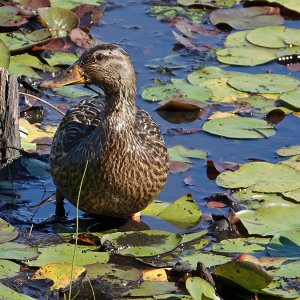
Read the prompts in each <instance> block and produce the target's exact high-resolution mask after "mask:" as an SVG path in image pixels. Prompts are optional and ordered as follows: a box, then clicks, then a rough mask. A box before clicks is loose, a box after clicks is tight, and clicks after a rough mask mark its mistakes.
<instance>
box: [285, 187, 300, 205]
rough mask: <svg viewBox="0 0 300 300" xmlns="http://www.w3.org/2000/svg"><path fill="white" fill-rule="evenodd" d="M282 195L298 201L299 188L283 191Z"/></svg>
mask: <svg viewBox="0 0 300 300" xmlns="http://www.w3.org/2000/svg"><path fill="white" fill-rule="evenodd" d="M283 196H284V197H286V198H289V199H293V200H294V201H296V202H300V189H297V190H293V191H290V192H286V193H283Z"/></svg>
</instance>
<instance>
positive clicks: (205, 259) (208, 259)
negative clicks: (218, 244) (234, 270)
mask: <svg viewBox="0 0 300 300" xmlns="http://www.w3.org/2000/svg"><path fill="white" fill-rule="evenodd" d="M180 260H181V261H184V262H187V263H189V265H190V266H191V267H192V268H193V269H196V267H197V263H198V262H202V263H203V264H204V266H205V267H206V268H210V267H213V266H217V265H221V264H224V263H226V262H228V261H231V260H232V258H230V257H227V256H223V255H217V254H213V253H203V252H196V253H193V254H191V255H187V256H183V257H181V258H180Z"/></svg>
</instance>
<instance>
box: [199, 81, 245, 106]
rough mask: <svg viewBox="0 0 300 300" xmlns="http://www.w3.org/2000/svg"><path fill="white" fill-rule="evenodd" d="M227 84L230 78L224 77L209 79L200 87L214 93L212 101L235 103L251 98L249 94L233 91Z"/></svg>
mask: <svg viewBox="0 0 300 300" xmlns="http://www.w3.org/2000/svg"><path fill="white" fill-rule="evenodd" d="M227 82H228V78H226V77H223V78H216V79H208V80H206V81H204V82H203V83H200V84H199V85H200V86H203V87H206V88H208V89H209V90H210V91H211V92H212V96H211V100H212V101H217V102H233V101H236V100H237V99H240V98H247V97H249V94H247V93H244V92H241V91H238V90H236V89H233V88H232V87H230V86H229V85H228V84H227Z"/></svg>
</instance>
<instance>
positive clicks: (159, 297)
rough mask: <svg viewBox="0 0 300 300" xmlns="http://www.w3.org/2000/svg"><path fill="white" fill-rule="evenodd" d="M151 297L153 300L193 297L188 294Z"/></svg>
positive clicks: (179, 299)
mask: <svg viewBox="0 0 300 300" xmlns="http://www.w3.org/2000/svg"><path fill="white" fill-rule="evenodd" d="M153 298H154V299H155V300H193V299H194V298H193V297H192V296H190V295H180V294H166V295H159V296H153ZM151 299H152V298H151ZM151 299H150V300H151Z"/></svg>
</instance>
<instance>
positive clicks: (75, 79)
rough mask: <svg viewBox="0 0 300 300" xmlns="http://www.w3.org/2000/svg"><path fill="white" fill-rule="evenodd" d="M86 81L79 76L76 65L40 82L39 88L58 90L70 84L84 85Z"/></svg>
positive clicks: (78, 69) (79, 72)
mask: <svg viewBox="0 0 300 300" xmlns="http://www.w3.org/2000/svg"><path fill="white" fill-rule="evenodd" d="M85 82H86V79H85V78H84V77H83V76H82V75H81V71H80V68H79V67H78V66H77V65H73V66H71V67H70V68H68V69H66V70H65V71H63V72H62V73H60V74H59V75H57V76H55V77H53V78H51V79H48V80H44V81H42V82H41V84H40V87H42V88H51V89H52V88H58V87H61V86H65V85H70V84H78V83H85Z"/></svg>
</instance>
